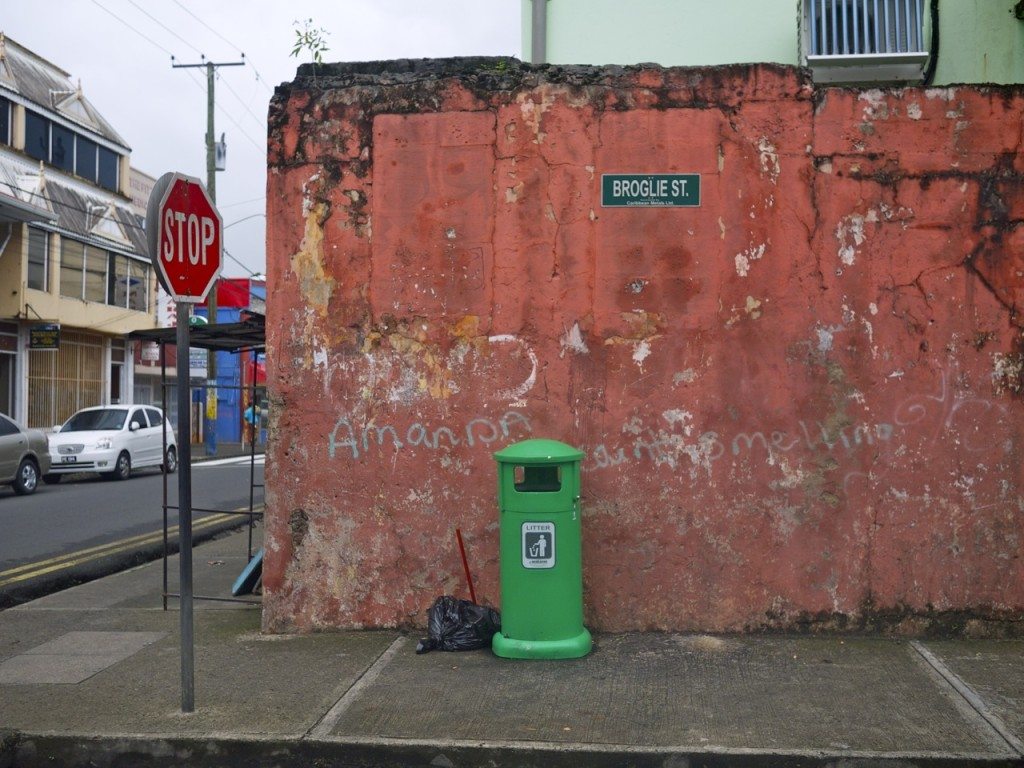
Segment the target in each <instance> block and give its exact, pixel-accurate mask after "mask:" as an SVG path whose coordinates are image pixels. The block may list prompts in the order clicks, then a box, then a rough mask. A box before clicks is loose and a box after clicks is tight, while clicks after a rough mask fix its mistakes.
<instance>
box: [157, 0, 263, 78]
mask: <svg viewBox="0 0 1024 768" xmlns="http://www.w3.org/2000/svg"><path fill="white" fill-rule="evenodd" d="M174 4H175V5H176V6H178V7H179V8H181V9H182V10H183V11H184V12H185V13H187V14H188V15H189V16H191V17H192V18H193V19H195V20H196V21H198V22H199V23H200V24H202V25H203V26H204V27H206V28H207V29H208V30H210V31H211V32H212V33H213V34H215V35H216V36H217V37H219V38H220V39H221V40H223V41H224V42H225V43H227V44H228V45H230V46H231V47H232V48H234V49H235V50H237V51H238V52H239V53H241V54H242V56H243V57H244V56H245V53H244V52H243V51H242V48H241V47H240V46H237V45H235V44H234V43H232V42H231V41H230V40H228V39H227V38H226V37H224V35H222V34H221V33H220V32H218V31H217V30H216V29H214V28H213V27H211V26H210V25H209V24H207V23H206V22H205V21H203V20H202V19H201V18H199V17H198V16H196V14H195V13H193V12H192V11H191V10H190V9H189V8H188V7H187V6H185V5H183V4H182V3H180V2H179V1H178V0H174ZM248 61H249V66H250V67H252V71H253V72H255V73H256V81H257V82H259V83H262V84H263V87H264V88H266V89H267V92H268V93H273V92H274V91H273V89H272V88H271V87H270V86H269V85H267V83H266V81H265V80H264V79H263V75H261V74H260V71H259V70H258V69H256V65H255V63H253V60H252V59H249V60H248Z"/></svg>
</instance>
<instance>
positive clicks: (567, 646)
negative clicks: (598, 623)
mask: <svg viewBox="0 0 1024 768" xmlns="http://www.w3.org/2000/svg"><path fill="white" fill-rule="evenodd" d="M592 646H593V641H592V640H591V638H590V632H588V631H587V630H586V629H584V630H583V631H582V632H580V633H579V634H578V635H576V636H575V637H570V638H566V639H565V640H514V639H512V638H509V637H505V636H504V635H503V634H501V632H498V633H497V634H496V635H495V636H494V640H493V641H492V642H491V650H493V651H494V655H495V656H501V657H502V658H505V659H578V658H580V657H582V656H586V655H587V654H588V653H590V649H591V647H592Z"/></svg>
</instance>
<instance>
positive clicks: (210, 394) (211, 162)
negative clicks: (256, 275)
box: [171, 53, 245, 456]
mask: <svg viewBox="0 0 1024 768" xmlns="http://www.w3.org/2000/svg"><path fill="white" fill-rule="evenodd" d="M202 58H203V61H202V62H201V63H199V64H177V63H175V61H174V57H173V56H171V67H172V68H174V69H197V68H200V67H202V68H204V69H206V191H207V192H209V193H210V199H211V200H213V202H214V203H216V202H217V163H216V139H215V138H214V137H215V134H214V132H213V107H214V103H215V101H214V96H213V82H214V77H215V76H216V73H217V67H244V66H245V61H244V59H245V54H244V53H243V54H242V59H243V61H222V62H214V61H206V57H205V56H204V57H202ZM206 319H207V321H208V322H209V323H211V324H214V323H216V322H217V283H216V282H214V284H213V288H211V289H210V295H209V296H208V297H207V299H206ZM178 364H179V365H180V364H181V363H180V362H179V363H178ZM206 367H207V370H206V384H207V390H206V420H205V422H204V426H205V429H204V430H203V436H204V438H205V440H206V455H207V456H213V455H215V454H216V453H217V429H216V428H217V352H216V350H212V349H211V350H210V351H209V352H208V353H207V358H206ZM191 438H192V436H191V435H189V439H190V440H191Z"/></svg>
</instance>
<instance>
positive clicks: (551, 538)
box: [491, 440, 592, 659]
mask: <svg viewBox="0 0 1024 768" xmlns="http://www.w3.org/2000/svg"><path fill="white" fill-rule="evenodd" d="M494 458H495V460H496V461H497V462H498V505H499V507H500V515H501V534H500V538H501V632H499V633H498V634H496V635H495V636H494V640H493V642H492V645H491V647H492V648H493V650H494V653H495V654H496V655H498V656H502V657H504V658H507V659H576V658H579V657H580V656H586V655H587V654H588V653H590V648H591V645H592V641H591V638H590V632H588V631H587V629H586V627H584V626H583V563H582V557H581V555H580V549H581V545H580V462H581V461H582V460H583V453H582V451H579V450H577V449H576V448H573V447H572V446H570V445H566V444H565V443H560V442H558V441H557V440H524V441H523V442H521V443H515V444H514V445H510V446H508V447H507V448H505V449H503V450H501V451H498V452H497V453H496V454H494Z"/></svg>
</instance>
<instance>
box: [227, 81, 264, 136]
mask: <svg viewBox="0 0 1024 768" xmlns="http://www.w3.org/2000/svg"><path fill="white" fill-rule="evenodd" d="M221 82H223V83H224V87H225V88H227V89H228V91H230V92H231V95H232V96H234V97H235V98H236V99H238V103H239V104H241V105H242V109H244V110H245V111H246V112H247V113H248V114H249V117H251V118H252V119H253V120H255V121H256V124H257V125H258V126H260V127H261V128H264V127H266V123H265V122H264V121H263V120H261V119H260V118H259V117H257V116H256V114H255V113H254V112H253V111H252V110H251V109H249V106H248V105H247V104H246V103H245V102H244V101H243V100H242V97H241V96H239V95H238V93H236V92H235V89H234V88H232V87H231V84H230V83H229V82H228V81H227V80H222V81H221Z"/></svg>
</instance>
